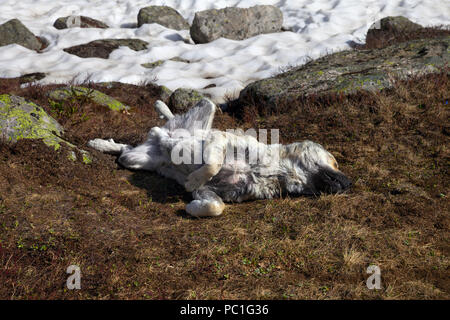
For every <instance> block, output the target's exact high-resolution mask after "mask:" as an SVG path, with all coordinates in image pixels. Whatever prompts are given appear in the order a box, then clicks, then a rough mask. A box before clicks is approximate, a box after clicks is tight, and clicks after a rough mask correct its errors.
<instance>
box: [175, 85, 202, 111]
mask: <svg viewBox="0 0 450 320" xmlns="http://www.w3.org/2000/svg"><path fill="white" fill-rule="evenodd" d="M203 98H204V96H203V95H202V94H201V93H199V92H198V91H195V90H192V89H184V88H179V89H176V90H175V91H174V92H173V93H172V94H171V95H170V98H169V109H170V110H171V111H172V112H173V113H185V112H186V111H188V110H189V109H190V108H192V107H193V106H195V105H196V104H197V102H199V101H200V100H202V99H203Z"/></svg>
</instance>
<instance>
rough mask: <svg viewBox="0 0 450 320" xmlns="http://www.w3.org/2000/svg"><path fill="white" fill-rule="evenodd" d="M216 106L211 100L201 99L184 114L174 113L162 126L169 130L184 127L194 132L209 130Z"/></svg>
mask: <svg viewBox="0 0 450 320" xmlns="http://www.w3.org/2000/svg"><path fill="white" fill-rule="evenodd" d="M216 108H217V107H216V105H215V104H214V103H213V102H212V101H211V100H209V99H206V98H205V99H202V100H200V101H199V102H198V103H197V104H196V105H195V107H193V108H191V109H190V110H189V111H188V112H186V113H185V114H180V115H178V114H177V115H175V117H174V118H172V119H170V120H169V121H168V122H167V123H166V124H165V125H164V127H165V128H167V129H168V130H169V131H173V130H176V129H186V130H187V131H189V132H190V133H194V131H195V130H210V129H211V126H212V122H213V120H214V114H215V112H216Z"/></svg>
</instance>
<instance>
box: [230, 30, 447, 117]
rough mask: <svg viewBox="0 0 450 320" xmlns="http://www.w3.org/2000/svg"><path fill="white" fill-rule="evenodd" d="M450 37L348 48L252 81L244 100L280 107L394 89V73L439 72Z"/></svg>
mask: <svg viewBox="0 0 450 320" xmlns="http://www.w3.org/2000/svg"><path fill="white" fill-rule="evenodd" d="M449 47H450V37H448V36H447V37H444V38H437V39H422V40H413V41H408V42H404V43H399V44H396V45H392V46H389V47H386V48H383V49H373V50H347V51H341V52H337V53H334V54H330V55H328V56H325V57H322V58H320V59H317V60H314V61H311V62H309V63H307V64H305V65H303V66H301V67H298V68H294V69H293V70H291V71H288V72H285V73H282V74H279V75H277V76H275V77H273V78H268V79H263V80H259V81H256V82H253V83H251V84H249V85H248V86H247V87H245V88H244V89H243V90H242V91H241V93H240V95H239V101H240V103H241V104H244V105H245V104H251V103H256V104H257V105H259V106H261V107H262V106H264V108H266V109H269V110H276V109H277V105H278V104H279V102H280V101H281V100H283V101H286V99H287V100H290V99H295V98H298V97H302V96H309V95H311V94H315V95H322V94H328V93H344V94H349V93H354V92H356V91H357V90H381V89H384V88H389V87H392V85H393V83H392V79H393V77H396V78H399V79H407V78H408V77H410V76H412V75H425V74H429V73H434V72H439V71H440V70H443V67H444V66H445V65H446V64H447V65H448V64H449V62H450V50H449Z"/></svg>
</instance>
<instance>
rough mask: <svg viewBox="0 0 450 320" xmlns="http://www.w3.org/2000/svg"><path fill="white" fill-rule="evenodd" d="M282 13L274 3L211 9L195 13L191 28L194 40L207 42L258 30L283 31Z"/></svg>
mask: <svg viewBox="0 0 450 320" xmlns="http://www.w3.org/2000/svg"><path fill="white" fill-rule="evenodd" d="M282 25H283V13H282V12H281V10H280V9H279V8H277V7H275V6H270V5H259V6H254V7H251V8H235V7H230V8H224V9H220V10H217V9H211V10H205V11H200V12H197V13H195V17H194V21H193V22H192V26H191V28H190V33H191V38H192V40H194V42H195V43H207V42H211V41H214V40H216V39H218V38H221V37H223V38H227V39H233V40H244V39H247V38H250V37H253V36H256V35H258V34H263V33H272V32H280V31H281V27H282Z"/></svg>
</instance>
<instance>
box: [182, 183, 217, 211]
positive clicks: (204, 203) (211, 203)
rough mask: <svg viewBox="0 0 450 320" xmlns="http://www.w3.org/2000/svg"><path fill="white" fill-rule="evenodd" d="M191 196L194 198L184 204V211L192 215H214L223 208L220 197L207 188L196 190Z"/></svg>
mask: <svg viewBox="0 0 450 320" xmlns="http://www.w3.org/2000/svg"><path fill="white" fill-rule="evenodd" d="M192 196H193V197H194V199H195V200H192V201H191V202H190V203H188V204H187V205H186V212H187V213H189V214H190V215H191V216H193V217H216V216H219V215H221V214H222V212H223V209H224V208H225V204H224V203H223V201H222V199H221V198H220V197H219V196H218V195H217V194H216V193H215V192H214V191H212V190H210V189H208V188H202V189H199V190H196V191H194V192H193V193H192Z"/></svg>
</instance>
